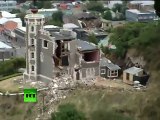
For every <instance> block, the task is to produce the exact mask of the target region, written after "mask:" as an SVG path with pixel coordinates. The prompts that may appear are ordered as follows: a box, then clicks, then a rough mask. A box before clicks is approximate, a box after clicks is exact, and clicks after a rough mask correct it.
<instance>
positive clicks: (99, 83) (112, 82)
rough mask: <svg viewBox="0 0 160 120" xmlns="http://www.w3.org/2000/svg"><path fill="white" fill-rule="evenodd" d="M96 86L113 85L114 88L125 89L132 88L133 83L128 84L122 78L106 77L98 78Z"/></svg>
mask: <svg viewBox="0 0 160 120" xmlns="http://www.w3.org/2000/svg"><path fill="white" fill-rule="evenodd" d="M95 85H96V86H99V87H100V86H103V87H112V88H123V89H131V88H132V86H131V85H127V84H125V83H123V81H122V80H121V79H115V80H113V79H104V78H100V77H99V78H97V79H96V81H95Z"/></svg>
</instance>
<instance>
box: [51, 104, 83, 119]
mask: <svg viewBox="0 0 160 120" xmlns="http://www.w3.org/2000/svg"><path fill="white" fill-rule="evenodd" d="M51 120H86V118H85V115H84V114H83V113H82V112H80V111H77V109H76V108H75V106H74V105H73V104H63V105H60V106H59V107H58V112H55V113H52V114H51Z"/></svg>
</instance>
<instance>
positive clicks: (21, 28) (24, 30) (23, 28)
mask: <svg viewBox="0 0 160 120" xmlns="http://www.w3.org/2000/svg"><path fill="white" fill-rule="evenodd" d="M17 29H19V30H21V31H23V32H26V27H20V28H17Z"/></svg>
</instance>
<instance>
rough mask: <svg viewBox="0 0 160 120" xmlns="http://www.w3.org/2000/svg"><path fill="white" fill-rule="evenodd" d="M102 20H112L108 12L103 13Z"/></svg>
mask: <svg viewBox="0 0 160 120" xmlns="http://www.w3.org/2000/svg"><path fill="white" fill-rule="evenodd" d="M103 18H104V19H106V20H112V13H111V11H110V10H107V11H105V12H104V15H103Z"/></svg>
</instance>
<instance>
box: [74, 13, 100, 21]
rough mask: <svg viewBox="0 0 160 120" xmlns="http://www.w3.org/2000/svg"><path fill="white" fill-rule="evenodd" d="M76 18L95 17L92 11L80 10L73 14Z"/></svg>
mask: <svg viewBox="0 0 160 120" xmlns="http://www.w3.org/2000/svg"><path fill="white" fill-rule="evenodd" d="M75 16H76V17H77V18H78V19H83V18H84V19H86V18H97V17H96V16H95V15H94V14H93V13H87V12H82V13H79V14H76V15H75Z"/></svg>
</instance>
